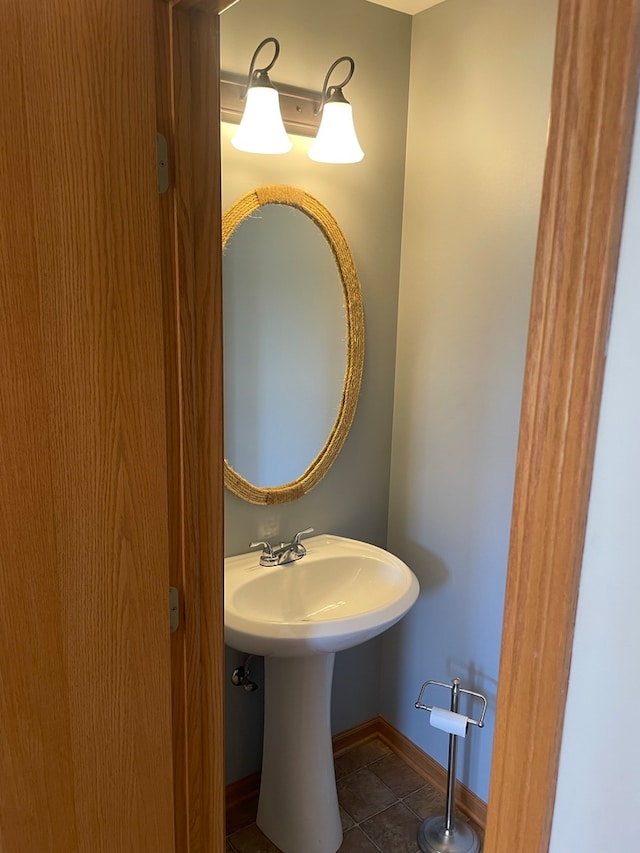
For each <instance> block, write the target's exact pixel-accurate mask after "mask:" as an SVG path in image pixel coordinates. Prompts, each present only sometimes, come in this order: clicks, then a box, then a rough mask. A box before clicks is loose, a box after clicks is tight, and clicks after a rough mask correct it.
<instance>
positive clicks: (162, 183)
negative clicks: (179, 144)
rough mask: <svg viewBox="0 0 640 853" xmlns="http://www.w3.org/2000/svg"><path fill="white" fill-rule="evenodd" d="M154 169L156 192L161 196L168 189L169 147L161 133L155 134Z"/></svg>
mask: <svg viewBox="0 0 640 853" xmlns="http://www.w3.org/2000/svg"><path fill="white" fill-rule="evenodd" d="M156 167H157V170H158V192H159V193H160V195H163V194H164V193H166V192H167V190H168V189H169V146H168V145H167V140H166V139H165V137H164V136H163V135H162V134H161V133H156Z"/></svg>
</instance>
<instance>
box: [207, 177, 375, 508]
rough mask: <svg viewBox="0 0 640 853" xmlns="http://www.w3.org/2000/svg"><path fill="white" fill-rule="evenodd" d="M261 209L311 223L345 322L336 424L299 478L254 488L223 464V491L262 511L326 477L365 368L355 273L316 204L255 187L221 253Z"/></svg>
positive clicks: (279, 189) (282, 190)
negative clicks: (330, 266) (329, 256)
mask: <svg viewBox="0 0 640 853" xmlns="http://www.w3.org/2000/svg"><path fill="white" fill-rule="evenodd" d="M265 204H286V205H289V206H291V207H296V208H298V210H301V211H302V212H303V213H305V214H306V215H307V216H308V217H309V218H310V219H311V220H312V221H313V222H315V224H316V225H317V226H318V228H320V230H321V231H322V233H323V234H324V236H325V238H326V240H327V242H328V243H329V246H330V247H331V251H332V252H333V256H334V258H335V260H336V264H337V266H338V272H339V273H340V280H341V282H342V288H343V291H344V300H345V310H346V317H347V364H346V369H345V375H344V385H343V390H342V399H341V401H340V407H339V409H338V415H337V417H336V420H335V422H334V424H333V427H332V429H331V432H330V433H329V436H328V438H327V440H326V442H325V444H324V446H323V448H322V450H321V451H320V453H319V454H318V455H317V456H316V458H315V459H314V460H313V462H312V463H311V464H310V465H309V467H308V468H307V470H306V471H305V472H304V473H303V474H302V475H301V476H300V477H298V478H297V479H296V480H292V481H291V482H289V483H283V484H282V485H279V486H274V487H268V488H267V487H264V488H263V487H260V486H254V485H253V484H252V483H250V482H249V481H248V480H245V478H244V477H242V476H241V475H240V474H238V472H237V471H235V470H234V469H233V468H232V467H231V465H229V463H228V461H227V460H226V459H225V462H224V484H225V486H226V487H227V489H229V491H231V492H233V494H234V495H237V496H238V497H239V498H242V499H243V500H245V501H248V502H249V503H252V504H262V505H268V504H283V503H288V502H289V501H294V500H296V499H297V498H300V497H302V495H305V494H307V492H309V491H311V489H313V487H314V486H316V485H317V484H318V483H319V482H320V480H321V479H322V478H323V477H324V476H325V474H326V473H327V471H328V470H329V468H330V467H331V465H332V464H333V463H334V461H335V459H336V457H337V455H338V453H339V452H340V450H341V449H342V445H343V444H344V442H345V439H346V437H347V435H348V433H349V429H350V428H351V424H352V423H353V418H354V415H355V412H356V406H357V403H358V394H359V392H360V384H361V382H362V369H363V365H364V310H363V305H362V292H361V290H360V281H359V279H358V273H357V272H356V267H355V264H354V262H353V257H352V255H351V250H350V249H349V245H348V244H347V241H346V239H345V236H344V234H343V233H342V231H341V230H340V226H339V225H338V223H337V222H336V220H335V219H334V218H333V216H332V215H331V213H330V212H329V211H328V210H327V208H326V207H325V206H324V205H323V204H322V203H321V202H319V201H318V200H317V199H316V198H314V197H313V196H311V195H309V194H308V193H306V192H305V191H304V190H301V189H299V188H297V187H290V186H287V185H285V184H275V185H271V186H264V187H258V188H257V189H256V190H253V191H252V192H250V193H247V194H246V195H244V196H242V198H240V199H238V201H236V202H235V204H234V205H232V206H231V207H230V208H229V210H227V212H226V213H225V214H224V217H223V219H222V246H223V248H224V247H225V246H226V245H227V241H228V240H229V238H230V237H231V235H232V234H233V232H234V230H235V229H236V228H237V227H238V225H239V224H240V223H241V222H242V221H243V220H244V219H246V217H247V216H250V215H251V214H252V213H253V212H254V211H256V210H257V209H258V208H259V207H261V206H262V205H265Z"/></svg>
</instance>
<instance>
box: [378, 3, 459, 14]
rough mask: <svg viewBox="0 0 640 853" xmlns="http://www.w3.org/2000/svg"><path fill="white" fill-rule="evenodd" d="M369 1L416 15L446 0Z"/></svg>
mask: <svg viewBox="0 0 640 853" xmlns="http://www.w3.org/2000/svg"><path fill="white" fill-rule="evenodd" d="M369 3H377V4H378V6H387V7H388V8H389V9H396V10H397V11H398V12H406V13H407V14H408V15H416V14H417V13H418V12H423V11H424V10H425V9H430V8H431V6H437V5H438V3H444V0H369Z"/></svg>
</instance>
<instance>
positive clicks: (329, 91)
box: [318, 56, 356, 113]
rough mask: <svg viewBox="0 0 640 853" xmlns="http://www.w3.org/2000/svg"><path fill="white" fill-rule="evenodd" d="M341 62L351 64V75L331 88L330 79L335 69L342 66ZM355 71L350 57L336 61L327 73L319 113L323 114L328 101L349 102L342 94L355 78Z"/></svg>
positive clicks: (343, 57) (342, 57) (354, 65)
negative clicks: (344, 88)
mask: <svg viewBox="0 0 640 853" xmlns="http://www.w3.org/2000/svg"><path fill="white" fill-rule="evenodd" d="M341 62H348V63H349V66H350V68H349V73H348V74H347V76H346V77H345V78H344V80H343V81H342V82H341V83H336V84H334V85H333V86H329V78H330V77H331V75H332V73H333V71H334V69H335V68H336V67H337V66H338V65H340V63H341ZM355 70H356V64H355V62H354V61H353V59H352V57H350V56H341V57H340V58H339V59H336V61H335V62H334V63H333V64H332V65H331V66H330V67H329V70H328V71H327V73H326V75H325V78H324V83H323V84H322V99H321V101H320V106H319V107H318V112H319V113H320V112H322V108H323V107H324V105H325V104H326V103H327V101H343V102H346V101H347V99H346V98H345V96H344V95H343V94H342V88H343V87H344V86H346V85H347V83H348V82H349V80H351V78H352V77H353V72H354V71H355Z"/></svg>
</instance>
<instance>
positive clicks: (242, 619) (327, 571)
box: [224, 535, 419, 853]
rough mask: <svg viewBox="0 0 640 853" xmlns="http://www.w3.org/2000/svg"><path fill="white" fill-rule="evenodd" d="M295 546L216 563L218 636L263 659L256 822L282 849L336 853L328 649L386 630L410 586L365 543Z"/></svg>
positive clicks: (396, 566) (316, 540)
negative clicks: (264, 557) (292, 558)
mask: <svg viewBox="0 0 640 853" xmlns="http://www.w3.org/2000/svg"><path fill="white" fill-rule="evenodd" d="M304 545H305V547H306V549H307V553H306V555H305V556H304V557H302V559H300V560H297V561H296V562H294V563H287V564H285V565H283V566H269V567H263V566H261V565H260V554H259V553H256V552H255V551H253V552H251V553H249V554H240V555H238V556H237V557H227V558H226V559H225V561H224V583H225V592H224V633H225V642H226V643H227V645H229V646H231V647H232V648H234V649H238V651H241V652H246V653H247V654H253V655H264V657H265V668H264V673H265V703H264V738H263V753H262V776H261V781H260V799H259V802H258V815H257V820H256V822H257V824H258V826H259V828H260V829H261V830H262V832H263V833H264V834H265V835H266V836H267V837H268V838H270V839H271V841H272V842H273V843H274V844H275V845H276V847H277V848H278V849H280V850H282V851H283V853H301V851H304V853H336V851H337V850H338V849H339V848H340V846H341V844H342V838H343V834H342V822H341V818H340V809H339V806H338V796H337V791H336V780H335V773H334V765H333V751H332V745H331V685H332V678H333V664H334V660H335V653H336V652H338V651H340V650H341V649H347V648H349V647H350V646H355V645H357V644H358V643H363V642H364V641H365V640H369V639H371V637H375V636H376V635H377V634H380V633H382V632H383V631H385V630H386V629H387V628H390V627H391V625H393V624H395V623H396V622H397V621H398V620H399V619H401V618H402V617H403V616H404V615H405V613H406V612H407V611H408V610H409V608H410V607H411V606H412V605H413V604H414V602H415V600H416V598H417V597H418V592H419V587H418V581H417V579H416V577H415V575H414V574H413V572H412V571H411V569H409V567H408V566H406V565H405V564H404V563H403V562H402V560H399V559H398V558H397V557H394V556H393V554H390V553H389V552H388V551H384V550H383V549H382V548H377V547H376V546H375V545H368V544H366V543H365V542H357V541H356V540H354V539H344V538H343V537H341V536H329V535H323V536H314V537H312V538H310V539H305V540H304Z"/></svg>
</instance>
